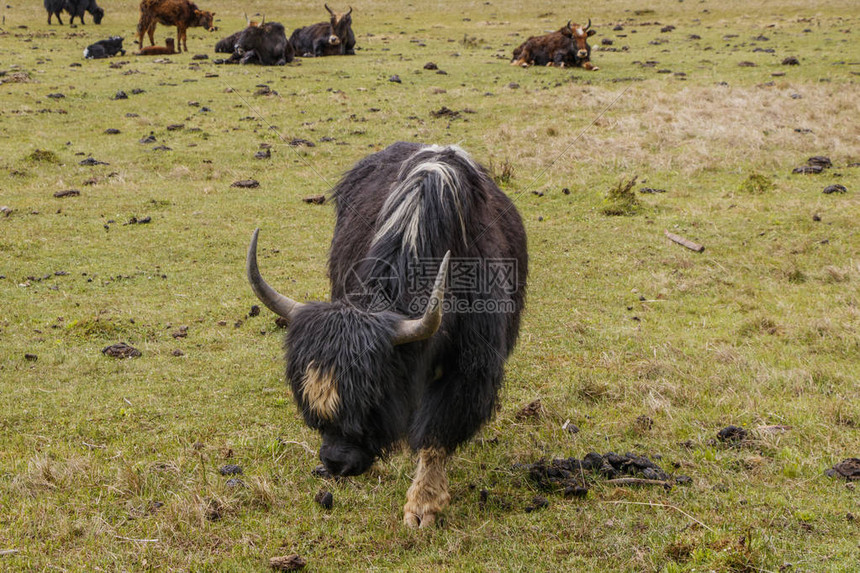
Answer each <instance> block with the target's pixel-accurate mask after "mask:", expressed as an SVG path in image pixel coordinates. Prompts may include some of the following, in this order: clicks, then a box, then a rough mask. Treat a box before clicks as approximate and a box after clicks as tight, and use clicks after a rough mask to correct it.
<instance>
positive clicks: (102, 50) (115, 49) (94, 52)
mask: <svg viewBox="0 0 860 573" xmlns="http://www.w3.org/2000/svg"><path fill="white" fill-rule="evenodd" d="M117 54H122V55H123V56H124V55H125V50H123V48H122V36H111V37H110V38H108V39H107V40H99V41H98V42H96V43H94V44H90V45H89V46H87V47H86V49H84V57H85V58H86V59H88V60H100V59H102V58H109V57H111V56H115V55H117Z"/></svg>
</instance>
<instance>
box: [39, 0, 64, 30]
mask: <svg viewBox="0 0 860 573" xmlns="http://www.w3.org/2000/svg"><path fill="white" fill-rule="evenodd" d="M44 5H45V10H46V11H47V12H48V25H50V24H51V17H52V16H56V17H57V22H58V23H59V24H60V26H62V25H63V19H62V18H60V14H62V13H63V8H65V7H66V0H44Z"/></svg>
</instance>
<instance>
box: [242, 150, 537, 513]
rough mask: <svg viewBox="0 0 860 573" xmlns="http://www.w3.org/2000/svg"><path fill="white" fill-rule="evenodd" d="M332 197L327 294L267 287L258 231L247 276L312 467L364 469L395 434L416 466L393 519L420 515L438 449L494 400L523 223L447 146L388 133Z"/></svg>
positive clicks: (444, 489) (437, 491)
mask: <svg viewBox="0 0 860 573" xmlns="http://www.w3.org/2000/svg"><path fill="white" fill-rule="evenodd" d="M333 196H334V199H335V201H336V204H337V209H336V212H337V222H336V224H335V230H334V237H333V239H332V243H331V251H330V258H329V277H330V279H331V289H332V292H331V302H309V303H299V302H296V301H294V300H292V299H290V298H288V297H286V296H284V295H281V294H279V293H278V292H277V291H275V290H274V289H273V288H272V287H270V286H269V285H268V284H267V283H266V282H265V281H264V280H263V278H262V277H261V275H260V272H259V270H258V266H257V231H255V232H254V235H253V237H252V239H251V245H250V247H249V249H248V259H247V273H248V278H249V280H250V282H251V285H252V287H253V289H254V292H255V294H256V295H257V297H258V298H259V299H260V300H261V301H262V302H263V304H265V305H266V306H267V307H268V308H269V309H271V310H272V311H273V312H275V313H276V314H278V315H279V316H281V317H282V318H283V319H285V320H286V321H287V323H288V324H289V327H288V328H289V330H288V332H287V337H286V360H287V378H288V380H289V383H290V385H291V388H292V391H293V395H294V397H295V399H296V403H297V405H298V407H299V410H300V411H301V413H302V415H303V416H304V419H305V422H306V423H307V424H308V425H309V426H310V427H312V428H314V429H316V430H318V431H319V432H320V434H321V435H322V446H321V447H320V453H319V455H320V459H321V461H322V462H323V465H324V466H325V468H326V469H327V470H328V472H329V473H331V474H333V475H335V476H350V475H358V474H361V473H364V472H365V471H366V470H367V469H368V468H370V466H371V465H372V464H373V462H374V460H375V459H377V458H379V457H382V456H385V455H386V454H387V453H389V452H390V451H392V450H393V449H394V448H395V447H397V446H398V445H399V444H400V443H401V441H402V440H404V439H405V440H406V441H407V442H408V444H409V445H410V446H411V447H412V448H413V449H414V450H416V451H417V452H418V467H417V470H416V474H415V478H414V480H413V482H412V486H411V487H410V488H409V491H408V492H407V494H406V505H405V506H404V517H403V519H404V522H405V523H406V525H408V526H410V527H416V526H421V527H425V526H428V525H431V524H432V523H433V522H434V520H435V519H436V516H437V514H438V513H439V512H441V511H442V510H443V509H444V508H445V506H446V505H447V504H448V501H449V499H450V496H449V494H448V479H447V477H446V473H445V464H446V461H447V460H448V458H449V457H450V456H451V454H452V453H453V452H454V451H455V449H456V448H457V447H458V446H459V445H460V444H462V443H464V442H465V441H467V440H469V439H470V438H471V437H472V436H473V435H474V434H475V432H476V431H477V430H478V429H479V428H480V427H481V426H482V425H483V424H484V423H485V422H486V421H487V420H489V419H490V417H491V416H492V415H493V413H494V411H495V409H496V401H497V398H498V392H499V389H500V388H501V385H502V377H503V373H504V363H505V359H506V357H507V356H508V355H509V354H510V353H511V351H512V350H513V348H514V343H515V342H516V339H517V334H518V332H519V325H520V313H521V311H522V308H523V305H524V300H525V283H526V275H527V266H528V258H527V252H526V235H525V230H524V228H523V225H522V221H521V219H520V216H519V214H518V213H517V211H516V209H515V208H514V205H513V203H512V202H511V201H510V200H509V199H508V197H507V196H506V195H505V194H504V193H502V192H501V191H500V190H499V188H498V187H497V186H496V185H495V184H494V183H493V182H492V180H491V179H490V178H489V177H488V176H487V173H486V171H485V170H484V169H483V168H482V167H481V166H480V165H478V164H476V163H475V162H474V161H473V160H472V159H471V158H470V157H469V156H468V155H467V154H466V153H465V152H464V151H463V150H462V149H460V148H458V147H456V146H452V147H438V146H425V145H420V144H416V143H396V144H394V145H392V146H390V147H388V148H386V149H385V150H383V151H380V152H378V153H375V154H373V155H370V156H369V157H366V158H365V159H363V160H362V161H360V162H358V163H357V164H356V165H355V166H354V167H353V168H352V169H351V170H350V171H349V172H348V173H347V174H346V175H345V176H344V178H343V179H342V180H341V181H340V182H339V183H338V184H337V186H336V187H335V189H334V194H333ZM449 268H450V270H451V276H452V280H451V281H450V284H447V288H446V277H447V276H448V274H449ZM463 277H468V279H467V280H465V281H464V280H463ZM473 279H474V280H473Z"/></svg>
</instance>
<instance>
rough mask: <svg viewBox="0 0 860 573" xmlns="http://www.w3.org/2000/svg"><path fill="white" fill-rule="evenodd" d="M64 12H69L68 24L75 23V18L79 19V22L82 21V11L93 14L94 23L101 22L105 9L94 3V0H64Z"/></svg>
mask: <svg viewBox="0 0 860 573" xmlns="http://www.w3.org/2000/svg"><path fill="white" fill-rule="evenodd" d="M65 3H66V6H65V8H66V12H68V13H69V15H70V16H71V18H69V24H74V23H75V18H78V19H80V21H81V24H83V23H84V12H89V13H90V14H92V16H93V22H95V23H96V24H101V23H102V18H104V15H105V11H104V9H102V7H101V6H99V5H98V4H96V0H65Z"/></svg>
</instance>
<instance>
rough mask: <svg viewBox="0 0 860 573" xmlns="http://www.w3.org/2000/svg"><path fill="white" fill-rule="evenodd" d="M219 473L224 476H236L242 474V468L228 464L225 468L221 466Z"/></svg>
mask: <svg viewBox="0 0 860 573" xmlns="http://www.w3.org/2000/svg"><path fill="white" fill-rule="evenodd" d="M218 472H219V473H220V474H221V475H222V476H235V475H241V474H242V467H241V466H237V465H236V464H227V465H225V466H221V468H220V469H219V470H218Z"/></svg>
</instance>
